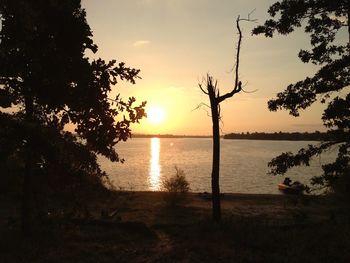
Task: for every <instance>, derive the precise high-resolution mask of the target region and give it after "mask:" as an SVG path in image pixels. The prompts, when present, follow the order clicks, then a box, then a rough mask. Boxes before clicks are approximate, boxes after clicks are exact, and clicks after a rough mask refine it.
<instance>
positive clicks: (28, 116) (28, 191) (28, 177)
mask: <svg viewBox="0 0 350 263" xmlns="http://www.w3.org/2000/svg"><path fill="white" fill-rule="evenodd" d="M25 109H26V113H25V123H26V124H25V125H26V126H27V129H28V132H27V138H26V141H27V144H26V149H25V155H26V157H25V170H24V178H23V192H22V211H21V222H22V225H21V228H22V234H23V235H24V236H28V235H30V234H31V221H32V220H31V202H32V200H31V199H32V173H33V163H34V159H33V153H32V151H33V149H32V148H33V142H32V140H33V138H32V136H31V131H30V130H31V129H30V126H31V124H32V120H33V111H34V110H33V98H31V97H26V98H25Z"/></svg>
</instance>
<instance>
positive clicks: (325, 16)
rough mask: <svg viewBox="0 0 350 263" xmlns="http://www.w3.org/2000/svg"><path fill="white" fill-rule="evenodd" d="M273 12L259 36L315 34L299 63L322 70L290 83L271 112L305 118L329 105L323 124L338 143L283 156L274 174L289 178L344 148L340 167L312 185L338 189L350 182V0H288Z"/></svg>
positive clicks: (272, 103)
mask: <svg viewBox="0 0 350 263" xmlns="http://www.w3.org/2000/svg"><path fill="white" fill-rule="evenodd" d="M268 13H269V14H270V16H271V17H273V19H269V20H267V21H265V23H264V25H260V26H258V27H256V28H255V29H254V30H253V34H264V35H265V36H266V37H273V36H274V34H275V33H276V32H277V33H279V34H282V35H287V34H290V33H292V32H293V31H294V30H295V28H298V27H304V29H305V32H306V33H307V34H310V42H311V46H312V49H311V50H301V51H300V52H299V58H300V59H301V61H302V62H304V63H310V62H311V63H313V64H315V65H319V66H320V69H319V71H318V72H317V73H316V74H315V75H314V76H313V77H307V78H306V79H304V80H301V81H298V82H297V83H294V84H290V85H288V87H287V88H286V89H285V91H283V92H281V93H278V94H277V98H275V99H272V100H270V101H269V102H268V107H269V109H270V110H271V111H276V110H279V109H286V110H289V113H290V114H291V115H293V116H299V112H300V110H303V109H306V108H307V107H309V106H310V105H312V104H313V103H314V102H316V101H320V102H321V103H328V106H327V108H326V109H325V111H324V112H323V115H322V120H323V123H324V125H325V126H326V127H327V128H328V133H329V135H330V137H331V138H334V139H332V140H330V141H325V142H323V143H321V144H320V145H309V146H308V148H305V149H301V150H300V151H299V152H298V153H297V154H292V153H290V152H288V153H283V154H281V155H280V156H278V157H276V158H274V159H273V160H272V161H271V162H270V163H269V166H270V167H272V169H271V173H272V174H284V173H285V172H286V171H287V170H288V169H289V168H291V167H293V166H298V165H307V166H308V165H309V162H310V159H311V158H312V157H314V156H317V155H320V154H322V153H323V152H325V151H326V150H328V149H330V148H332V147H338V149H339V151H338V156H337V159H336V160H335V162H334V163H329V164H326V165H324V166H323V174H322V175H320V176H316V177H314V178H312V180H311V183H312V184H313V185H315V186H317V187H320V188H328V189H333V188H334V187H336V185H337V181H338V180H337V179H339V178H341V177H344V176H345V175H347V176H348V178H349V173H350V169H349V168H350V167H349V166H350V164H349V163H350V149H349V146H350V94H349V89H348V88H349V84H350V74H349V73H350V22H349V21H350V1H349V0H336V1H328V0H317V1H315V0H293V1H291V0H283V1H278V2H276V3H275V4H273V5H272V6H271V7H270V8H269V10H268ZM346 35H348V37H346ZM334 94H338V96H333V95H334ZM348 181H349V180H348ZM348 186H349V187H350V184H348ZM349 189H350V188H349Z"/></svg>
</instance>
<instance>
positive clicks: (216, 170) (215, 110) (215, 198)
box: [210, 93, 221, 222]
mask: <svg viewBox="0 0 350 263" xmlns="http://www.w3.org/2000/svg"><path fill="white" fill-rule="evenodd" d="M213 94H214V93H213ZM214 98H215V97H214ZM210 102H211V116H212V123H213V165H212V173H211V188H212V205H213V209H212V213H213V220H214V221H215V222H220V221H221V204H220V185H219V175H220V128H219V118H220V116H219V105H218V104H217V103H216V101H215V100H214V99H213V100H212V99H211V100H210Z"/></svg>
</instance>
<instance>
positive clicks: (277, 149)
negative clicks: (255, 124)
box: [99, 138, 335, 194]
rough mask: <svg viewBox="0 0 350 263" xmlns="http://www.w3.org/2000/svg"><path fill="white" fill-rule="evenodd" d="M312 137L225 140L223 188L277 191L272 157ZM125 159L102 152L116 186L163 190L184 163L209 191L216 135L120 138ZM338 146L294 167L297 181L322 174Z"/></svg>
mask: <svg viewBox="0 0 350 263" xmlns="http://www.w3.org/2000/svg"><path fill="white" fill-rule="evenodd" d="M310 143H317V142H300V141H296V142H295V141H255V140H221V164H220V169H221V171H220V187H221V191H222V192H227V193H228V192H231V193H264V194H268V193H271V194H276V193H279V191H278V190H277V184H278V183H279V182H281V181H282V179H283V178H282V177H280V176H272V175H268V174H267V172H268V167H267V163H268V162H269V161H270V160H271V159H272V158H273V157H275V156H276V155H278V154H280V153H282V152H286V151H291V152H297V151H298V150H299V149H300V148H301V147H305V146H307V145H308V144H310ZM117 151H118V153H119V154H120V156H121V157H122V158H124V159H125V163H124V164H122V163H112V162H110V161H108V160H107V159H105V158H103V157H100V158H99V162H100V164H101V167H102V168H103V169H104V170H105V171H106V172H107V173H108V174H109V175H110V178H111V180H112V182H113V184H114V185H115V186H116V187H117V188H121V189H124V190H135V191H150V190H151V191H157V190H160V186H161V181H162V180H163V179H164V178H166V177H169V176H171V175H172V174H174V173H175V168H174V167H175V166H178V167H179V168H181V169H183V170H184V171H185V173H186V177H187V180H188V181H189V183H190V187H191V191H193V192H204V191H210V182H211V178H210V176H211V161H212V141H211V139H209V138H204V139H203V138H181V139H179V138H175V139H174V138H161V139H159V138H134V139H132V140H129V141H127V142H126V143H119V144H117ZM334 157H335V152H330V153H328V154H327V155H326V156H322V158H321V157H317V158H316V159H315V160H314V161H312V162H311V165H310V167H297V168H293V169H292V170H291V171H289V172H288V173H287V174H286V176H289V177H290V178H291V179H292V180H293V181H294V180H298V181H300V182H304V183H308V182H309V180H310V178H311V177H312V176H314V175H319V174H321V171H322V169H321V166H322V164H325V163H328V162H330V161H333V160H334Z"/></svg>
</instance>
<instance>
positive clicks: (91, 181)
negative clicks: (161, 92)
mask: <svg viewBox="0 0 350 263" xmlns="http://www.w3.org/2000/svg"><path fill="white" fill-rule="evenodd" d="M80 2H81V1H80V0H74V1H71V0H65V1H62V0H52V1H46V0H38V1H13V0H1V1H0V15H1V22H2V23H1V41H0V107H1V108H0V138H1V139H0V163H1V164H2V165H3V166H6V165H5V164H8V163H11V165H12V167H15V169H16V171H15V172H13V173H12V174H11V175H7V174H6V176H12V175H13V176H16V177H22V178H23V179H20V181H21V182H22V185H23V190H22V231H23V233H25V234H28V233H29V232H30V229H31V223H32V221H33V216H34V209H36V210H38V213H43V212H44V213H45V209H46V208H45V206H46V204H45V203H46V200H47V199H48V198H49V197H57V196H60V197H58V198H57V200H56V201H63V199H64V198H63V197H62V196H64V194H67V195H69V196H70V199H68V200H70V201H71V202H73V200H74V198H75V199H79V198H81V196H80V197H79V192H80V191H81V190H82V189H84V188H89V187H91V188H94V187H95V186H96V188H100V187H101V186H102V185H103V182H104V181H106V174H105V173H104V172H103V171H101V169H100V167H99V165H98V163H97V154H101V155H104V156H106V157H107V158H109V159H110V160H111V161H119V160H120V158H119V156H118V154H117V152H116V151H115V148H114V146H115V145H116V144H117V143H118V142H119V141H125V140H127V139H128V137H130V136H131V130H130V124H132V123H135V122H138V121H139V120H140V119H141V118H142V117H144V116H145V112H144V106H145V103H142V104H141V105H137V106H136V105H135V98H133V97H131V98H129V99H128V100H127V101H123V100H122V99H121V97H120V96H119V95H118V96H117V97H116V98H109V97H108V96H109V93H110V91H111V90H112V87H113V85H115V84H117V83H118V82H119V80H126V81H128V82H131V83H135V80H136V79H137V78H138V74H139V70H137V69H133V68H129V67H126V66H125V64H124V63H123V62H120V63H117V62H116V61H115V60H112V61H109V62H106V61H104V60H102V59H96V60H93V59H91V60H89V59H88V58H87V57H86V56H85V52H89V51H90V52H93V53H96V52H97V46H96V45H95V44H94V43H93V40H92V32H91V30H90V27H89V25H88V24H87V21H86V13H85V10H84V9H82V8H81V3H80ZM3 108H5V110H3ZM121 112H124V115H123V116H124V117H123V118H117V117H118V116H119V114H120V113H121ZM67 125H71V129H74V133H72V132H69V131H68V130H67V129H65V128H66V127H67ZM72 127H73V128H72ZM4 169H5V168H4ZM90 190H91V189H90ZM40 194H42V196H40ZM83 196H84V195H83ZM73 197H74V198H73ZM79 202H80V201H79ZM39 210H40V211H39ZM46 213H47V210H46Z"/></svg>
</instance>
